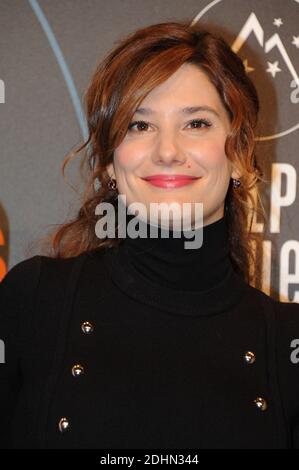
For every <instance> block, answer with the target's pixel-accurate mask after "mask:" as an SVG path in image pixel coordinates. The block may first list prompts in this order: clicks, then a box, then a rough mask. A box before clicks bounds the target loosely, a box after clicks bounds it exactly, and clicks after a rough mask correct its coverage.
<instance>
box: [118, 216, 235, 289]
mask: <svg viewBox="0 0 299 470" xmlns="http://www.w3.org/2000/svg"><path fill="white" fill-rule="evenodd" d="M127 217H128V220H130V219H131V218H132V217H133V216H130V215H128V216H127ZM139 224H140V225H139V227H140V229H142V231H143V233H145V234H146V235H147V236H146V238H141V237H138V238H135V239H133V238H130V237H128V236H127V238H125V240H124V241H123V242H122V245H123V246H122V248H121V250H123V251H124V253H125V257H126V262H127V263H129V265H130V266H131V267H132V268H133V269H134V270H135V271H136V272H137V273H138V274H139V275H140V276H141V277H143V278H145V279H147V280H149V281H150V282H152V283H155V284H157V285H159V286H162V287H163V286H164V287H168V288H170V289H176V290H177V289H178V290H186V291H202V290H208V289H211V288H213V287H214V286H216V285H217V284H218V283H220V282H221V281H222V280H223V279H224V278H225V277H226V276H227V274H228V273H229V271H230V270H231V268H232V265H231V261H230V258H229V247H228V230H227V221H226V217H225V216H223V217H222V218H221V219H219V220H217V221H216V222H213V223H211V224H209V225H206V226H203V227H202V228H200V229H197V230H195V232H196V233H195V237H194V238H190V233H191V232H188V233H184V232H174V231H171V230H170V231H169V238H164V237H165V233H166V230H164V229H161V227H159V228H158V230H157V235H158V236H157V238H150V236H149V235H150V230H151V229H153V227H152V226H151V225H150V224H149V223H146V222H143V221H141V220H139ZM142 226H143V227H142ZM201 237H202V244H201V246H200V247H198V246H199V245H200V243H197V244H196V245H195V240H201ZM186 242H189V244H190V243H191V245H190V246H192V244H193V248H188V249H187V248H186ZM195 246H197V247H198V248H195Z"/></svg>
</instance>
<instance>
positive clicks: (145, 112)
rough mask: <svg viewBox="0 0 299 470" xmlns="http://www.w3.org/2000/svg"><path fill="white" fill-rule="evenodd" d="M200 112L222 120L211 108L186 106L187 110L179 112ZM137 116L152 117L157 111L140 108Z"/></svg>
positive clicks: (188, 113) (183, 109) (136, 112)
mask: <svg viewBox="0 0 299 470" xmlns="http://www.w3.org/2000/svg"><path fill="white" fill-rule="evenodd" d="M198 111H207V112H209V113H212V114H214V115H215V116H217V117H218V118H220V115H219V114H218V112H217V111H216V110H215V109H214V108H211V107H210V106H186V107H185V108H180V109H179V112H180V113H182V114H187V115H190V114H194V113H197V112H198ZM135 114H142V115H144V116H147V115H150V114H156V111H153V110H152V109H151V108H138V109H136V111H135Z"/></svg>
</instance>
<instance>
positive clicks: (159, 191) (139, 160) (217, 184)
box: [108, 64, 239, 225]
mask: <svg viewBox="0 0 299 470" xmlns="http://www.w3.org/2000/svg"><path fill="white" fill-rule="evenodd" d="M187 107H190V108H191V107H192V108H194V107H205V108H210V109H205V110H204V109H202V110H190V112H189V113H188V112H183V111H182V108H187ZM140 108H143V109H140ZM144 108H147V109H146V110H145V109H144ZM138 109H140V110H139V111H138ZM138 109H137V110H136V112H135V114H134V116H133V119H132V121H131V123H133V122H134V121H136V120H137V121H142V122H140V123H139V124H138V123H137V124H134V125H133V126H132V127H131V129H130V126H129V130H128V132H127V134H126V136H125V138H124V140H123V141H122V142H121V144H120V145H119V146H118V147H117V148H116V149H115V152H114V161H113V164H111V165H109V166H108V172H109V174H110V176H112V177H114V178H115V179H116V181H117V186H118V192H119V193H120V194H122V195H125V197H126V205H127V206H129V205H130V204H131V203H132V202H139V203H140V202H141V203H143V204H144V206H146V210H147V213H148V214H149V213H150V204H151V203H162V202H164V203H167V204H170V203H173V202H176V203H179V205H180V207H183V206H182V204H183V203H187V202H191V203H194V202H199V203H202V205H203V206H202V208H203V224H204V225H208V224H210V223H213V222H215V221H217V220H219V219H220V218H221V217H223V215H224V201H225V196H226V193H227V190H228V185H229V181H230V178H231V177H233V178H238V177H239V174H237V173H235V171H233V168H232V164H231V162H230V161H229V160H228V158H227V156H226V154H225V150H224V145H225V140H226V136H227V133H228V131H229V129H230V121H229V118H228V115H227V112H226V110H225V108H224V106H223V104H222V102H221V100H220V98H219V96H218V93H217V90H216V88H215V87H214V86H213V85H212V84H211V82H210V81H209V79H208V78H207V76H206V75H205V73H204V72H202V71H201V70H200V69H199V68H198V67H196V66H194V65H192V64H183V65H182V66H181V67H180V68H179V69H178V70H177V71H176V72H175V73H174V74H173V75H172V76H171V77H169V78H168V79H167V80H166V81H165V82H163V83H162V84H161V85H159V86H157V87H156V88H155V89H153V90H152V91H151V92H150V93H149V94H148V95H147V96H146V98H145V99H144V100H143V101H142V103H141V104H140V106H139V108H138ZM191 111H193V112H191ZM161 174H163V175H187V176H195V177H200V178H198V179H193V180H192V182H191V184H184V185H182V186H177V187H165V186H164V187H163V186H162V187H161V186H156V185H154V184H152V183H150V182H149V181H146V180H144V179H143V178H145V177H148V176H152V175H161ZM193 222H194V212H193V210H192V223H193Z"/></svg>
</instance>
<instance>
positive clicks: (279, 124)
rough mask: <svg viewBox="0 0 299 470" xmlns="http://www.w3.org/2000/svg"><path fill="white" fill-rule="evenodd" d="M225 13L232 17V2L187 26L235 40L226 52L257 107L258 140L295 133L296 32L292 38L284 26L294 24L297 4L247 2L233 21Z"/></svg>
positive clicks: (214, 5) (220, 0)
mask: <svg viewBox="0 0 299 470" xmlns="http://www.w3.org/2000/svg"><path fill="white" fill-rule="evenodd" d="M224 8H225V11H224ZM230 9H231V11H236V2H235V1H233V0H214V1H212V2H210V3H208V4H207V5H206V7H205V8H203V9H202V10H201V11H200V12H199V13H198V14H197V15H196V17H195V18H194V20H193V21H192V24H194V23H197V22H199V21H200V22H201V24H202V26H204V22H205V21H208V22H213V24H214V25H215V24H218V25H219V26H220V27H224V28H225V29H226V30H227V31H228V32H229V34H230V33H232V34H233V35H234V36H235V39H234V40H233V41H232V43H231V49H232V50H233V51H234V52H235V53H236V54H238V55H239V56H240V57H241V58H242V60H243V64H244V66H245V70H246V72H247V73H248V74H251V75H250V76H251V78H252V80H253V82H254V84H255V85H256V87H257V90H258V94H259V97H260V101H261V114H262V119H261V123H262V125H261V128H262V133H263V134H264V135H262V136H259V137H258V138H257V140H272V139H277V138H281V137H284V136H285V135H288V134H290V133H292V132H295V131H297V130H299V120H298V111H299V28H298V29H297V31H295V32H293V31H291V30H290V28H288V26H287V25H288V20H289V22H290V23H291V22H292V21H293V19H294V18H298V14H299V0H288V1H286V2H284V4H283V5H282V4H281V2H280V1H279V0H274V1H273V0H268V1H267V0H266V1H264V2H263V3H262V5H261V2H260V1H259V0H247V1H246V2H240V10H239V11H236V14H235V15H234V17H233V18H232V16H230V15H227V11H230ZM257 12H258V13H257ZM228 21H229V24H227V23H228ZM296 24H297V25H298V22H297V23H296ZM225 39H227V38H225ZM247 46H248V47H247ZM286 96H287V97H288V99H287V101H286ZM286 102H287V103H288V105H286ZM269 103H270V106H271V107H272V109H273V112H272V113H269ZM296 105H297V106H296Z"/></svg>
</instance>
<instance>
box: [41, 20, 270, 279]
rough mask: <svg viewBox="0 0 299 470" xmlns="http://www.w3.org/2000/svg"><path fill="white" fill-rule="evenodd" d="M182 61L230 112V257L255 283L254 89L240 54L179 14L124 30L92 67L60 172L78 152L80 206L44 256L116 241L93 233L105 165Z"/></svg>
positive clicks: (108, 197) (106, 197) (111, 198)
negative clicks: (76, 134)
mask: <svg viewBox="0 0 299 470" xmlns="http://www.w3.org/2000/svg"><path fill="white" fill-rule="evenodd" d="M184 63H188V64H193V65H195V66H198V67H199V68H200V69H201V70H202V71H203V72H205V73H206V75H207V77H208V78H209V79H210V81H211V83H212V84H213V85H214V86H215V88H216V89H217V91H218V93H219V96H220V98H221V101H222V103H223V105H224V107H225V109H226V110H227V112H228V116H229V118H230V122H231V130H230V132H229V134H228V135H227V139H226V142H225V152H226V155H227V158H229V159H230V160H231V161H232V162H234V165H235V167H237V168H238V169H239V171H240V175H241V177H240V180H241V186H240V187H239V188H237V189H235V188H233V184H232V183H233V182H232V179H231V181H230V185H229V188H228V192H227V195H226V199H225V212H226V215H227V220H228V227H229V250H230V258H231V261H232V263H233V266H234V268H235V270H236V271H239V273H241V275H242V276H243V278H244V279H245V280H246V281H247V282H248V283H251V282H253V279H254V278H255V282H256V272H255V270H253V268H252V267H253V266H254V263H255V255H256V251H257V244H260V243H261V239H260V238H259V237H258V236H257V235H256V234H254V233H253V232H252V231H251V228H252V223H253V218H254V215H255V213H257V212H258V213H259V214H260V215H261V217H262V220H263V221H264V222H265V220H266V216H265V211H264V209H263V206H262V204H261V207H262V209H263V210H262V211H261V210H260V207H259V205H260V204H259V203H261V197H260V191H259V187H258V183H259V182H260V181H264V180H263V175H262V172H261V171H260V168H259V166H258V164H257V161H256V155H255V130H256V128H257V123H258V113H259V99H258V95H257V91H256V88H255V86H254V84H253V83H252V81H251V80H250V78H249V77H248V75H247V74H246V71H245V68H244V65H243V62H242V60H241V58H240V57H239V56H238V55H237V54H235V53H234V52H233V51H232V50H231V48H230V47H229V45H228V44H227V42H226V41H225V40H224V39H223V38H222V37H221V36H218V35H216V34H212V33H211V32H209V31H208V30H206V29H203V28H202V27H201V26H200V25H198V24H190V23H189V22H187V21H185V20H184V21H178V22H165V23H159V24H154V25H150V26H147V27H144V28H142V29H139V30H137V31H135V32H133V33H131V34H129V35H127V36H126V37H124V38H122V39H121V40H119V41H117V43H116V46H115V47H114V48H113V50H111V51H110V52H109V53H108V54H107V55H106V56H105V57H104V58H103V60H101V62H100V63H99V64H98V66H97V67H96V70H95V71H94V73H93V76H92V78H91V81H90V83H89V85H88V87H87V89H86V92H85V94H84V104H85V108H86V118H87V124H88V138H87V140H86V141H85V142H83V144H82V145H80V146H79V147H78V148H77V149H75V150H74V151H72V152H70V153H69V154H68V155H67V156H66V158H65V160H64V161H63V164H62V173H63V177H65V167H66V165H67V164H68V163H69V162H70V161H71V160H72V159H73V158H75V157H76V156H78V155H80V153H81V151H83V158H82V160H81V163H80V174H81V177H82V178H83V179H84V191H83V194H82V195H81V196H80V200H81V206H80V208H79V210H78V212H77V214H76V215H75V217H73V218H72V219H71V220H70V221H68V222H65V223H63V224H59V227H58V228H57V227H56V228H55V229H54V231H52V232H51V233H49V234H48V235H47V236H46V238H45V239H44V241H45V244H46V246H47V253H46V254H47V255H48V256H51V257H55V258H58V257H59V258H67V257H73V256H77V255H79V254H81V253H83V252H88V251H91V250H100V249H103V248H104V247H107V246H110V247H111V246H115V245H116V244H118V243H119V242H120V239H119V238H117V237H116V238H105V239H99V238H98V237H97V236H96V233H95V224H96V222H97V221H98V220H99V217H98V216H96V215H95V209H96V206H97V205H98V204H99V203H101V202H103V201H106V202H111V203H112V204H114V203H115V192H114V191H113V190H111V189H109V187H108V185H107V183H108V181H109V174H108V172H107V165H108V164H110V163H111V162H113V155H114V150H115V149H116V148H117V147H118V146H119V145H120V143H121V141H122V139H123V138H124V137H125V135H126V132H127V129H128V126H129V123H130V121H131V119H132V117H133V114H134V112H135V109H136V108H137V107H138V105H139V104H140V103H141V101H142V100H143V99H144V98H145V97H146V95H147V94H148V93H149V92H150V91H151V90H153V89H154V88H155V87H156V86H158V85H159V84H161V83H162V82H164V81H165V80H166V79H167V78H168V77H170V76H171V75H172V74H173V73H174V72H175V71H176V70H177V69H178V68H179V67H180V66H181V65H182V64H184ZM116 231H117V229H116Z"/></svg>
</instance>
